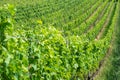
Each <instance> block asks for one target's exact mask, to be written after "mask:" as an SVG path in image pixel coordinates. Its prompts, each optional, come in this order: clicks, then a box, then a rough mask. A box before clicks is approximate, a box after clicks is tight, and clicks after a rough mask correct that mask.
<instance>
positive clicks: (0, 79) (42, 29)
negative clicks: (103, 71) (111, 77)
mask: <svg viewBox="0 0 120 80" xmlns="http://www.w3.org/2000/svg"><path fill="white" fill-rule="evenodd" d="M0 2H1V3H0V5H1V7H0V65H1V66H0V80H85V79H89V78H91V77H92V75H93V74H94V73H95V72H96V70H97V69H99V66H100V62H101V61H102V60H103V59H104V57H105V55H106V54H107V51H108V49H109V48H110V45H111V41H112V38H113V32H114V29H115V25H116V22H117V17H118V16H119V15H118V11H119V3H117V2H114V0H111V1H110V0H105V1H103V0H89V1H88V0H84V1H82V0H64V1H61V0H50V1H47V0H34V1H33V0H30V1H25V0H23V2H20V1H19V0H16V2H14V3H13V1H12V0H6V1H3V0H1V1H0ZM8 2H10V3H13V4H14V5H15V6H16V8H15V7H14V6H13V5H9V4H6V5H2V4H4V3H8ZM31 2H33V3H31ZM18 3H19V4H18ZM17 4H18V5H17ZM84 5H85V6H84ZM104 25H106V26H107V28H106V29H105V30H104V31H103V32H102V29H103V28H104V27H103V26H104ZM118 32H119V31H118ZM99 33H103V35H102V36H101V38H100V39H96V38H97V36H98V34H99ZM116 44H117V43H116ZM115 49H116V47H115Z"/></svg>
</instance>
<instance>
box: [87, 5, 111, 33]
mask: <svg viewBox="0 0 120 80" xmlns="http://www.w3.org/2000/svg"><path fill="white" fill-rule="evenodd" d="M109 4H110V3H108V4H107V5H106V6H105V8H104V9H103V10H102V12H101V13H100V15H98V17H97V19H96V21H95V22H94V23H92V24H91V25H90V26H89V28H88V29H87V30H86V31H85V33H87V32H89V31H90V30H91V29H93V27H94V26H95V25H96V24H97V23H98V22H99V21H100V19H101V18H102V16H103V15H104V13H105V11H106V9H107V7H108V6H109ZM96 11H97V10H96ZM94 15H95V13H93V14H92V15H91V16H90V17H93V16H94Z"/></svg>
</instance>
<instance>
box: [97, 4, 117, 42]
mask: <svg viewBox="0 0 120 80" xmlns="http://www.w3.org/2000/svg"><path fill="white" fill-rule="evenodd" d="M114 7H115V5H113V7H112V9H111V10H110V14H109V15H108V17H107V19H106V21H105V23H104V25H103V27H102V29H101V30H100V32H99V34H98V35H97V37H96V40H99V39H100V38H101V37H102V36H103V33H104V32H105V29H106V28H107V27H108V26H109V22H110V20H111V17H112V15H113V14H112V12H113V11H114V10H113V9H114Z"/></svg>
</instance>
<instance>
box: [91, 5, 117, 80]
mask: <svg viewBox="0 0 120 80" xmlns="http://www.w3.org/2000/svg"><path fill="white" fill-rule="evenodd" d="M114 7H115V4H113V6H112V7H111V10H110V14H109V15H108V17H107V19H106V21H105V23H104V25H103V27H102V29H101V31H100V32H99V34H98V35H97V36H96V39H95V40H100V39H101V37H102V36H104V35H103V33H104V31H105V30H106V27H108V26H109V22H110V20H112V18H113V16H112V15H114V14H113V12H114V11H115V10H114ZM108 29H109V28H108ZM113 40H114V36H113V39H112V41H111V45H113ZM112 48H113V47H112V46H110V47H109V49H108V51H107V53H106V55H105V57H104V58H103V60H102V61H100V64H99V68H98V69H97V70H96V72H94V73H93V74H92V76H90V78H91V79H90V80H93V79H94V78H95V77H96V76H97V75H99V72H100V70H101V68H102V66H103V65H104V63H105V61H106V59H107V58H108V57H109V55H110V53H111V51H112Z"/></svg>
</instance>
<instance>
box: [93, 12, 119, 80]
mask: <svg viewBox="0 0 120 80" xmlns="http://www.w3.org/2000/svg"><path fill="white" fill-rule="evenodd" d="M119 22H120V10H119V17H118V21H117V25H116V26H115V32H114V35H113V40H112V43H111V47H110V48H109V50H108V52H107V54H106V57H105V59H104V64H103V65H102V67H101V69H100V70H99V72H98V73H97V75H96V76H95V77H94V80H120V36H119V35H120V23H119ZM112 45H113V46H112Z"/></svg>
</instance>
